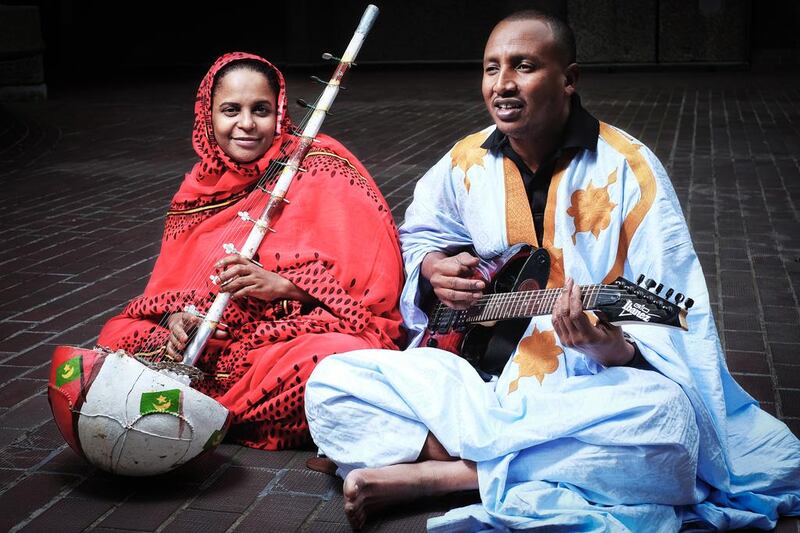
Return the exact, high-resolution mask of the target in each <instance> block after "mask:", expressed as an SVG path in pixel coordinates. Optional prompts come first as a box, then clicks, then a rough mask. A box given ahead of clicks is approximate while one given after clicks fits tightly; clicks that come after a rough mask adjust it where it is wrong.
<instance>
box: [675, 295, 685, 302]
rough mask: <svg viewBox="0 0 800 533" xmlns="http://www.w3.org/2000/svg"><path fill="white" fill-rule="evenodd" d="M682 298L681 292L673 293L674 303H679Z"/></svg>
mask: <svg viewBox="0 0 800 533" xmlns="http://www.w3.org/2000/svg"><path fill="white" fill-rule="evenodd" d="M683 299H684V296H683V294H681V293H678V294H676V295H675V303H676V304H679V303H681V302H682V301H683Z"/></svg>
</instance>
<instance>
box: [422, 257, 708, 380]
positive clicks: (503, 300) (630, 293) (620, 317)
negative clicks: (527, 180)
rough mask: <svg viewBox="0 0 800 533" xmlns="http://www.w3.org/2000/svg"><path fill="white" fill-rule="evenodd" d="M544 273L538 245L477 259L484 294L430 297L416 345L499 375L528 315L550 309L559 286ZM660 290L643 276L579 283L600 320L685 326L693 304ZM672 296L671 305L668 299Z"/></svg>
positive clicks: (546, 262) (545, 263)
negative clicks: (457, 303) (453, 300)
mask: <svg viewBox="0 0 800 533" xmlns="http://www.w3.org/2000/svg"><path fill="white" fill-rule="evenodd" d="M549 274H550V254H548V252H547V250H545V249H544V248H536V249H533V247H531V246H529V245H522V246H517V247H514V248H512V249H510V250H509V251H507V252H506V253H504V254H502V255H500V256H498V257H496V258H494V259H492V260H489V261H482V262H481V264H480V265H479V266H478V268H477V273H476V277H479V278H482V279H484V280H486V281H487V282H488V283H487V285H488V288H487V293H486V294H484V295H483V296H481V297H480V298H479V299H478V301H477V302H476V303H475V304H473V305H472V306H470V307H468V308H467V309H463V310H457V309H453V308H451V307H448V306H446V305H444V304H443V303H441V302H440V301H438V300H437V299H436V298H435V297H433V298H432V300H434V301H433V302H432V304H431V305H430V306H429V307H428V309H429V311H428V326H427V329H426V331H425V334H424V336H423V338H422V344H421V345H422V346H431V347H437V348H441V349H443V350H447V351H449V352H452V353H454V354H457V355H460V356H461V357H463V358H464V359H466V360H467V361H469V363H470V364H471V365H472V366H474V367H475V368H476V369H478V370H480V371H482V372H484V373H487V374H495V375H497V374H499V373H500V372H501V371H502V369H503V367H504V366H505V364H506V361H507V360H508V358H509V357H510V356H511V354H512V353H513V351H514V349H515V348H516V346H517V343H518V342H519V340H520V338H521V337H522V334H523V333H524V332H525V329H526V328H527V326H528V322H529V319H530V318H531V317H534V316H539V315H549V314H551V313H552V310H553V305H554V304H555V302H556V299H557V298H558V297H559V295H560V294H561V289H560V288H551V289H546V288H543V287H545V286H546V285H547V279H548V276H549ZM643 281H644V286H642V285H641V284H642V282H643ZM663 288H664V286H663V285H662V284H660V283H656V282H655V281H653V280H651V279H647V280H645V279H644V276H643V275H642V276H639V279H638V280H637V283H633V282H630V281H628V280H626V279H625V278H622V277H619V278H617V279H616V280H614V281H613V282H612V283H609V284H591V285H581V287H580V289H581V297H582V301H583V308H584V309H586V310H588V311H593V312H595V313H596V314H597V316H598V318H600V319H601V320H603V321H605V322H608V323H610V324H614V325H621V324H652V325H659V326H665V327H672V328H679V329H683V330H687V329H688V328H687V323H686V313H687V311H688V309H689V308H690V307H692V305H693V303H694V302H693V301H692V299H691V298H684V295H683V294H681V293H676V294H675V293H674V290H673V289H669V290H667V292H666V293H665V294H664V297H661V296H659V294H660V293H661V291H662V290H663ZM653 289H654V290H653ZM673 294H675V296H674V298H673V299H674V303H672V302H670V301H669V298H670V297H672V296H673ZM681 302H683V307H681V306H680V304H681Z"/></svg>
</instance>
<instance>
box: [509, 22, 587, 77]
mask: <svg viewBox="0 0 800 533" xmlns="http://www.w3.org/2000/svg"><path fill="white" fill-rule="evenodd" d="M518 20H538V21H541V22H543V23H545V24H547V27H549V28H550V31H552V32H553V40H554V41H555V44H556V48H557V49H558V52H559V53H560V54H561V55H562V57H563V58H564V61H566V64H567V65H569V64H570V63H575V61H576V58H577V55H578V54H577V52H576V50H575V34H574V33H572V28H570V27H569V25H568V24H567V23H566V22H564V21H563V20H562V19H560V18H559V17H557V16H555V15H552V14H550V13H547V12H545V11H539V10H538V9H524V10H522V11H516V12H514V13H511V14H510V15H508V16H507V17H505V18H504V19H503V20H501V21H500V22H514V21H518ZM500 22H498V24H500Z"/></svg>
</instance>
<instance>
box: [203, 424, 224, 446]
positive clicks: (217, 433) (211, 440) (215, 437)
mask: <svg viewBox="0 0 800 533" xmlns="http://www.w3.org/2000/svg"><path fill="white" fill-rule="evenodd" d="M224 436H225V432H224V431H222V430H221V429H216V430H214V433H212V434H211V436H210V437H208V440H207V441H206V443H205V444H204V445H203V450H204V451H205V450H210V449H211V448H216V447H217V446H219V443H220V442H222V437H224Z"/></svg>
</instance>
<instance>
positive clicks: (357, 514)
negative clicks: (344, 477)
mask: <svg viewBox="0 0 800 533" xmlns="http://www.w3.org/2000/svg"><path fill="white" fill-rule="evenodd" d="M344 514H345V515H346V516H347V521H348V522H350V526H351V527H352V528H353V529H355V530H358V529H361V528H362V527H364V522H366V517H365V515H364V511H363V509H362V508H361V506H360V505H356V504H355V503H352V502H347V503H345V504H344Z"/></svg>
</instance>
